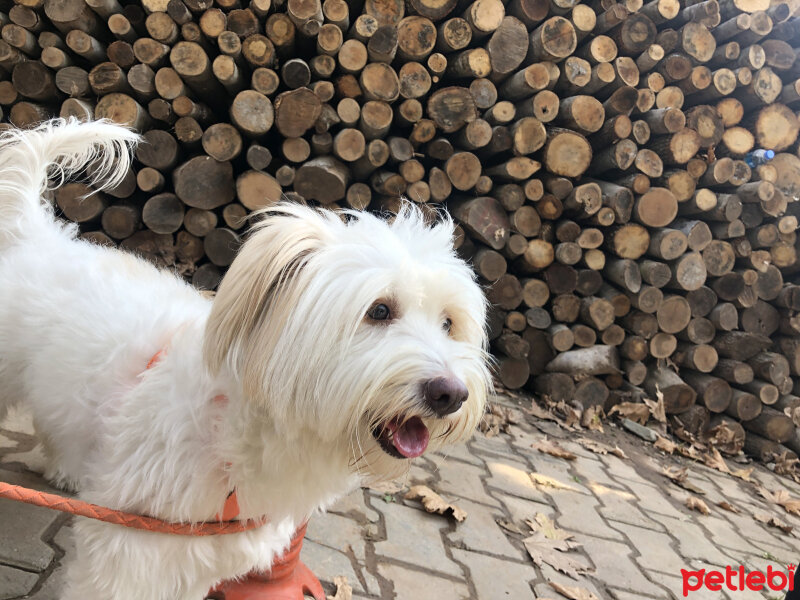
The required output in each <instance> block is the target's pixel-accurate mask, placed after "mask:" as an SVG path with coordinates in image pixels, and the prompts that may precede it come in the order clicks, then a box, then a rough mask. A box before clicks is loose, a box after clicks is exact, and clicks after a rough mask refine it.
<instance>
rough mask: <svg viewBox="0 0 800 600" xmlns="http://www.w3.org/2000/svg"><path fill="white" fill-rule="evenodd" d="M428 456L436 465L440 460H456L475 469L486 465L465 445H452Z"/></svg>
mask: <svg viewBox="0 0 800 600" xmlns="http://www.w3.org/2000/svg"><path fill="white" fill-rule="evenodd" d="M428 456H429V457H430V458H431V460H433V461H434V462H436V463H438V462H439V461H440V459H445V460H449V459H451V458H454V459H456V460H460V461H463V462H465V463H469V464H471V465H475V466H476V467H483V466H485V464H486V463H484V461H483V459H482V458H480V457H478V456H475V455H474V454H472V452H470V451H469V447H468V446H467V444H453V445H452V446H447V447H446V448H442V449H441V450H439V451H437V452H434V453H432V454H430V455H428Z"/></svg>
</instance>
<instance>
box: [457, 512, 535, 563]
mask: <svg viewBox="0 0 800 600" xmlns="http://www.w3.org/2000/svg"><path fill="white" fill-rule="evenodd" d="M459 506H460V507H461V508H463V509H464V510H465V511H467V515H468V516H467V518H466V520H465V521H463V522H462V523H459V524H458V525H456V530H455V531H454V532H453V533H450V534H449V535H447V539H448V540H450V542H451V543H452V544H454V545H455V547H458V548H463V549H465V550H474V551H478V552H487V553H489V554H494V555H497V556H504V557H508V558H512V559H516V560H524V559H525V556H526V555H525V554H524V553H523V552H522V551H520V550H518V549H517V548H515V547H514V546H512V545H511V542H509V541H508V538H507V537H506V534H505V533H504V531H503V529H502V528H501V527H500V526H499V525H498V524H497V520H496V519H498V518H502V517H503V515H502V514H501V513H500V511H499V510H498V509H491V508H487V507H486V506H483V505H480V504H476V503H474V502H470V501H469V500H462V501H461V502H459Z"/></svg>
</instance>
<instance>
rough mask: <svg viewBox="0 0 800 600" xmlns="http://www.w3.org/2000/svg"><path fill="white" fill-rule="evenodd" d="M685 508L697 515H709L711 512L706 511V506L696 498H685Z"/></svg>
mask: <svg viewBox="0 0 800 600" xmlns="http://www.w3.org/2000/svg"><path fill="white" fill-rule="evenodd" d="M685 504H686V506H687V508H690V509H691V510H696V511H697V512H699V513H702V514H704V515H707V514H710V513H711V511H710V510H709V509H708V504H706V503H705V502H703V501H702V500H700V498H698V497H697V496H687V497H686V502H685Z"/></svg>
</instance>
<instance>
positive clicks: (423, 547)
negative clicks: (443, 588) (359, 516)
mask: <svg viewBox="0 0 800 600" xmlns="http://www.w3.org/2000/svg"><path fill="white" fill-rule="evenodd" d="M380 512H381V513H382V514H383V516H384V523H385V526H386V537H387V539H386V540H385V541H380V542H375V552H376V553H377V554H378V555H379V556H381V557H387V558H392V559H395V560H399V561H403V562H405V563H410V564H412V565H416V566H418V567H422V568H425V569H431V570H433V571H439V572H440V573H446V574H448V575H452V576H453V577H462V576H463V573H462V572H461V568H460V567H459V566H458V565H457V564H456V563H454V562H453V561H452V560H451V559H450V558H449V557H448V556H447V553H446V552H445V549H444V544H443V542H442V534H441V530H442V529H448V528H449V527H450V526H451V525H450V523H449V522H448V521H447V519H446V518H445V517H442V516H441V515H432V514H428V513H426V512H425V511H424V510H422V509H418V508H412V507H410V506H403V505H402V504H385V505H383V506H382V507H381V508H380Z"/></svg>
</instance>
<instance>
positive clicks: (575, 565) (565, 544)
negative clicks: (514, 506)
mask: <svg viewBox="0 0 800 600" xmlns="http://www.w3.org/2000/svg"><path fill="white" fill-rule="evenodd" d="M526 523H527V524H528V526H529V527H530V528H531V530H532V532H533V533H532V534H531V535H530V536H528V537H527V538H525V539H524V540H522V543H523V544H524V545H525V549H526V550H527V551H528V554H529V555H530V557H531V559H532V560H533V562H534V563H536V564H537V565H538V566H541V565H542V563H547V564H548V565H550V566H551V567H553V568H554V569H556V570H557V571H561V572H562V573H564V574H566V575H569V576H570V577H572V578H573V579H577V578H578V575H582V574H585V573H590V572H592V569H591V568H589V567H587V566H586V565H585V564H583V563H582V562H580V561H578V560H575V559H574V558H572V557H571V556H568V555H567V554H565V553H566V552H569V551H570V550H575V549H576V548H580V546H581V545H580V544H578V543H577V542H573V541H571V540H572V537H573V536H572V534H571V533H568V532H566V531H564V530H563V529H559V528H558V527H557V526H556V524H555V523H554V522H553V521H552V520H551V519H550V518H549V517H548V516H547V515H545V514H543V513H536V516H535V517H534V520H530V519H529V520H527V521H526Z"/></svg>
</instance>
